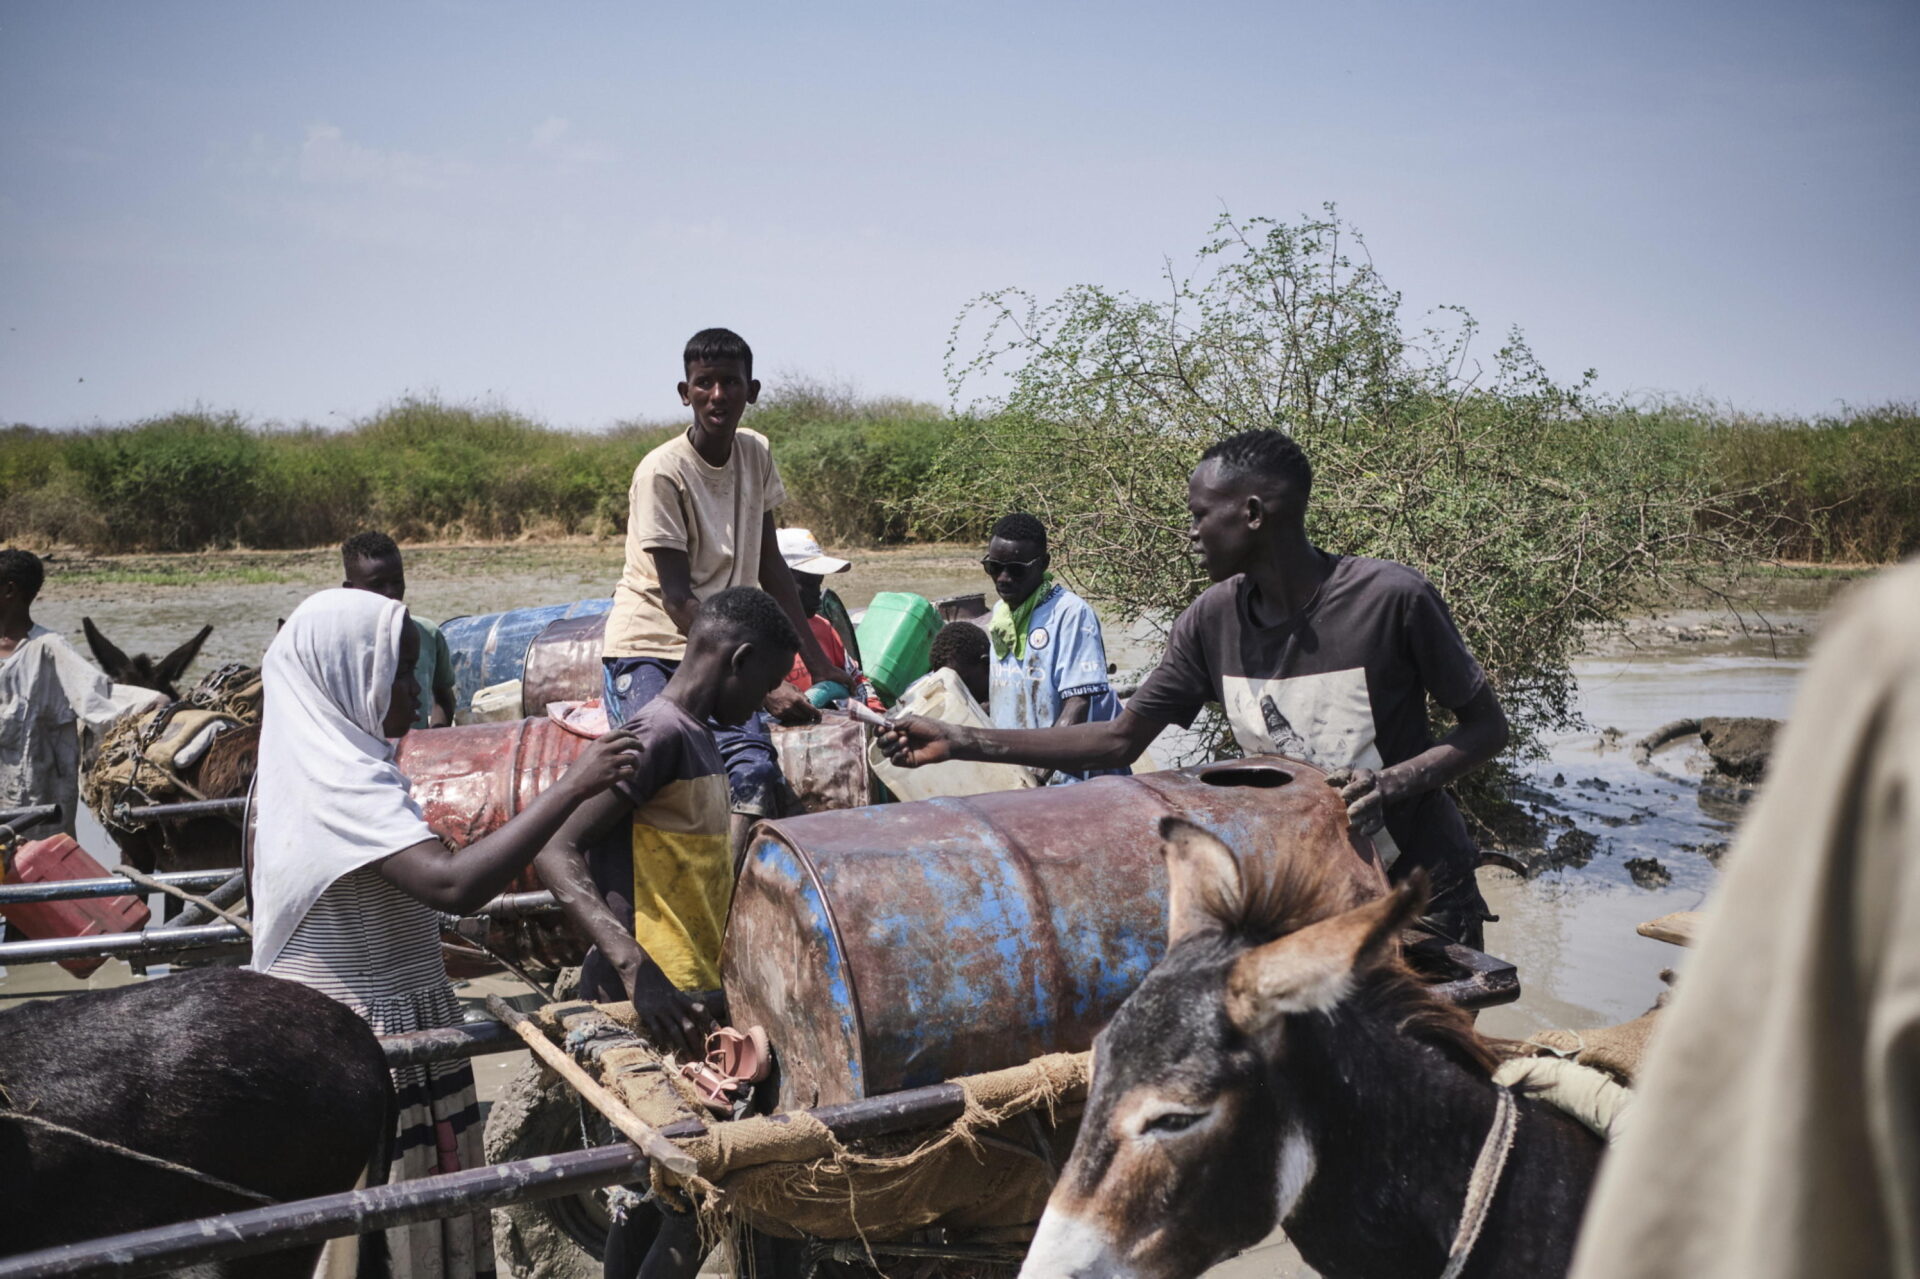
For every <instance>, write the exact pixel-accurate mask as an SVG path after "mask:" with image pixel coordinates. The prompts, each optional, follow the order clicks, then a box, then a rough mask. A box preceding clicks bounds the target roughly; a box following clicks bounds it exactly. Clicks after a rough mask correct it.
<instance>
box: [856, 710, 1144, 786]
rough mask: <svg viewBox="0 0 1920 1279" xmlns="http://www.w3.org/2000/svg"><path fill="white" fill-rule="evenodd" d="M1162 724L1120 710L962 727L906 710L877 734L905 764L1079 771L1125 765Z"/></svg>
mask: <svg viewBox="0 0 1920 1279" xmlns="http://www.w3.org/2000/svg"><path fill="white" fill-rule="evenodd" d="M1165 727H1166V725H1165V724H1161V723H1157V722H1155V721H1153V720H1150V719H1145V718H1143V717H1141V716H1139V715H1135V714H1134V713H1133V712H1132V711H1130V710H1125V709H1122V710H1121V712H1120V717H1119V718H1118V719H1110V720H1102V721H1101V722H1099V723H1097V724H1069V725H1066V726H1065V727H1062V726H1060V725H1058V724H1056V725H1055V726H1054V727H1052V728H963V727H961V726H960V725H958V724H943V723H941V722H940V721H939V720H932V719H927V718H925V717H923V716H919V715H908V716H906V717H904V718H902V719H900V720H898V721H897V722H895V723H894V724H893V725H892V727H890V728H888V729H886V730H885V731H883V732H882V733H881V734H880V748H881V749H882V750H883V751H885V752H886V753H887V757H888V758H889V759H891V760H892V761H893V762H894V763H896V764H899V765H901V766H903V767H906V768H915V767H918V766H920V765H922V764H937V763H939V762H940V761H941V760H947V759H978V760H987V761H989V762H992V763H997V764H1024V765H1026V766H1028V767H1029V768H1050V769H1054V770H1056V771H1059V772H1067V773H1084V772H1089V771H1092V770H1096V769H1113V768H1124V767H1126V766H1127V765H1128V764H1131V763H1133V761H1134V760H1136V759H1139V758H1140V752H1141V751H1144V750H1145V749H1147V744H1148V743H1150V742H1151V741H1153V739H1154V738H1155V737H1158V736H1159V735H1160V730H1161V729H1163V728H1165Z"/></svg>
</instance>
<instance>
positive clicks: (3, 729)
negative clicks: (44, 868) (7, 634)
mask: <svg viewBox="0 0 1920 1279" xmlns="http://www.w3.org/2000/svg"><path fill="white" fill-rule="evenodd" d="M112 691H113V690H112V685H111V684H110V683H108V681H107V677H106V676H105V675H103V674H101V673H100V671H99V670H98V669H97V668H95V667H94V666H92V665H90V664H89V663H88V662H87V660H86V659H85V658H83V657H81V656H80V654H79V653H77V652H75V651H74V648H73V646H72V645H71V644H69V643H67V642H66V640H64V639H62V638H61V637H60V636H58V635H56V634H54V633H53V632H52V631H51V630H49V629H47V628H46V627H44V626H34V627H32V628H31V629H29V630H28V631H27V636H26V638H25V639H24V640H22V641H21V642H20V646H19V647H18V648H16V649H14V650H13V652H12V653H10V654H8V655H7V657H6V658H4V659H0V808H26V807H29V806H37V805H40V804H58V805H60V820H59V821H57V822H41V823H38V824H36V825H34V826H33V827H31V828H26V829H23V830H21V831H20V832H19V833H20V836H21V838H22V839H44V838H46V837H47V836H50V835H54V834H59V833H64V834H67V835H71V834H73V833H74V815H75V814H76V813H77V812H79V810H80V759H81V755H82V753H83V751H82V747H83V745H84V743H85V742H86V740H88V739H90V738H97V735H98V734H100V733H102V732H104V731H105V730H106V728H107V726H108V725H110V724H111V723H113V721H114V719H115V718H116V717H118V715H119V714H120V708H119V707H118V706H116V705H114V702H113V696H112Z"/></svg>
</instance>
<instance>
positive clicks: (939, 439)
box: [746, 384, 951, 546]
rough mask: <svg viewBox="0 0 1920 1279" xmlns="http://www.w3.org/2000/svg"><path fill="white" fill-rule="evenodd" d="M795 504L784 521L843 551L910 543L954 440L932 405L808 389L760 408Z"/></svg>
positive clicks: (760, 421) (785, 393) (754, 422)
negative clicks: (928, 488) (921, 504)
mask: <svg viewBox="0 0 1920 1279" xmlns="http://www.w3.org/2000/svg"><path fill="white" fill-rule="evenodd" d="M746 424H747V425H749V426H751V427H753V428H754V429H755V430H757V431H760V432H763V433H764V434H765V435H766V436H767V439H768V441H769V442H770V443H771V444H772V446H773V451H774V457H775V459H776V460H777V461H778V463H779V465H780V477H781V480H782V481H783V482H784V483H785V484H786V487H787V494H788V498H789V504H788V506H787V508H786V509H785V510H783V511H782V512H781V516H780V518H781V519H782V520H783V521H785V522H786V523H788V524H799V525H803V526H805V527H807V528H809V529H811V530H813V534H814V536H815V537H818V538H821V539H823V540H825V541H829V542H836V543H839V544H841V545H843V546H844V545H880V544H884V543H889V542H900V541H904V540H906V537H907V534H908V532H909V529H910V526H911V524H912V520H913V515H914V508H915V504H916V499H917V497H918V495H919V493H920V490H921V489H922V488H923V487H924V485H925V484H926V481H927V478H928V476H929V475H930V474H931V473H932V471H933V467H934V464H935V462H936V461H938V459H939V457H940V454H941V452H942V450H943V449H944V448H945V447H946V444H947V442H948V440H949V438H950V435H951V424H950V423H949V422H947V421H946V420H944V419H943V418H942V417H941V416H940V412H939V410H938V409H936V408H934V407H932V406H931V405H925V404H916V403H912V402H910V401H904V400H879V401H871V400H869V401H862V400H858V399H856V398H855V397H853V396H852V395H851V394H848V393H846V392H834V391H829V390H824V389H822V388H820V387H818V386H814V385H807V384H803V385H801V386H798V387H794V388H790V389H785V390H782V391H781V392H780V393H779V394H777V395H775V396H773V397H771V398H770V399H769V400H768V402H767V403H765V404H763V405H761V406H760V407H758V408H756V409H754V411H753V414H752V416H751V417H750V418H749V419H748V420H747V423H746Z"/></svg>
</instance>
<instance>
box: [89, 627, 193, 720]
mask: <svg viewBox="0 0 1920 1279" xmlns="http://www.w3.org/2000/svg"><path fill="white" fill-rule="evenodd" d="M80 629H81V630H83V631H85V632H86V633H87V647H88V648H90V649H92V650H93V660H94V661H96V662H98V663H100V669H101V670H103V671H105V672H106V673H107V678H108V679H110V680H112V681H113V682H114V683H116V684H131V685H133V686H134V687H135V688H151V689H154V690H156V691H158V692H162V693H165V694H166V695H167V700H168V701H170V702H177V701H179V700H180V690H179V689H178V688H176V687H174V681H175V680H177V679H179V678H180V677H181V676H182V675H184V674H186V672H187V667H189V666H191V665H193V659H194V658H196V657H198V656H199V655H200V646H201V645H202V644H204V643H206V642H207V636H209V635H211V634H213V627H211V626H203V627H201V628H200V633H199V634H198V635H196V636H194V637H193V638H192V639H190V640H188V641H187V642H186V643H184V644H182V645H181V646H180V647H179V648H176V649H174V650H173V651H172V652H171V653H168V654H167V655H166V656H165V657H163V658H161V659H160V660H159V661H157V662H156V661H154V660H153V659H152V658H151V657H148V656H147V655H146V654H145V653H135V654H134V655H133V656H132V657H128V656H127V655H126V654H125V653H123V652H121V651H120V649H119V648H118V647H117V646H116V645H115V644H114V642H113V641H112V640H110V639H108V638H107V637H106V636H104V635H102V634H101V633H100V628H99V627H97V626H95V625H94V624H93V619H92V618H91V617H83V618H81V619H80Z"/></svg>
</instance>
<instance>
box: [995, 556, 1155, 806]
mask: <svg viewBox="0 0 1920 1279" xmlns="http://www.w3.org/2000/svg"><path fill="white" fill-rule="evenodd" d="M1040 589H1041V590H1043V591H1047V592H1048V595H1047V597H1046V598H1045V599H1043V600H1041V601H1040V602H1039V603H1038V604H1036V605H1034V608H1033V612H1032V614H1031V615H1030V616H1029V617H1028V619H1027V623H1026V636H1025V638H1026V652H1025V654H1024V655H1022V656H1018V657H1016V656H1015V655H1014V654H1013V653H1012V652H1011V651H1008V652H1005V653H1001V652H998V651H997V648H998V646H997V645H996V646H995V647H996V652H995V653H994V655H993V657H992V659H991V662H990V664H989V667H988V675H987V678H988V685H987V690H988V697H987V700H988V708H987V709H988V713H989V714H991V715H992V716H993V726H994V727H995V728H1052V727H1053V725H1054V724H1055V722H1057V721H1058V720H1059V718H1060V707H1061V706H1062V705H1063V704H1064V703H1065V702H1066V700H1067V699H1068V698H1069V697H1085V698H1087V699H1088V702H1089V705H1088V707H1087V719H1086V722H1087V723H1090V724H1093V723H1100V722H1102V721H1105V720H1110V719H1115V718H1118V717H1119V714H1120V699H1119V698H1117V697H1115V696H1114V695H1113V686H1112V684H1111V683H1109V681H1108V678H1107V648H1106V644H1105V642H1104V641H1103V640H1102V639H1101V635H1100V619H1099V617H1098V616H1096V615H1095V613H1094V611H1093V606H1092V605H1090V604H1088V603H1087V602H1086V601H1085V600H1083V599H1081V598H1080V597H1079V596H1078V595H1075V594H1074V593H1073V592H1072V591H1070V590H1068V589H1067V588H1066V587H1064V586H1060V585H1057V584H1055V585H1051V586H1043V587H1041V588H1040ZM1129 771H1130V770H1128V769H1125V768H1121V769H1115V770H1111V771H1109V772H1094V773H1055V774H1054V781H1055V782H1077V781H1082V780H1084V779H1085V778H1088V777H1107V776H1122V777H1124V776H1126V775H1127V774H1128V772H1129Z"/></svg>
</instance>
